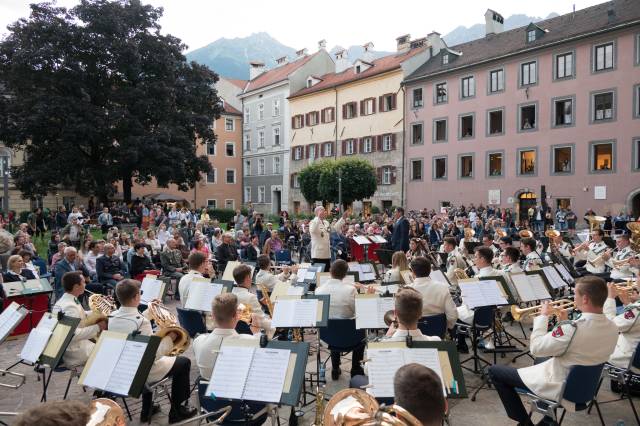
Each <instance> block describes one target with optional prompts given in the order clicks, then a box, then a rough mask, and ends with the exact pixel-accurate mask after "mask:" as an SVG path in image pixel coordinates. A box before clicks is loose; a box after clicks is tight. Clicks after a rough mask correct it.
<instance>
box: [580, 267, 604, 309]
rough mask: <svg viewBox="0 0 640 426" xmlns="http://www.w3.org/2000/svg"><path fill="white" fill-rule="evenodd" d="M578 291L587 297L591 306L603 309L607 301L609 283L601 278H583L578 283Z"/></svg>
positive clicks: (589, 276)
mask: <svg viewBox="0 0 640 426" xmlns="http://www.w3.org/2000/svg"><path fill="white" fill-rule="evenodd" d="M576 291H580V293H581V294H584V295H586V296H587V297H588V298H589V300H590V301H591V304H592V305H594V306H597V307H599V308H601V307H602V306H603V305H604V302H605V301H606V300H607V295H608V289H607V283H606V282H605V280H603V279H602V278H600V277H597V276H595V275H588V276H586V277H582V278H580V279H579V280H578V282H577V283H576Z"/></svg>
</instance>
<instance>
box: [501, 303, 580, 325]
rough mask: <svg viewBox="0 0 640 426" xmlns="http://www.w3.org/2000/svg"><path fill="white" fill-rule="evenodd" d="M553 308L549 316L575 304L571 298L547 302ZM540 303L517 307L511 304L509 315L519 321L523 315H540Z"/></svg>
mask: <svg viewBox="0 0 640 426" xmlns="http://www.w3.org/2000/svg"><path fill="white" fill-rule="evenodd" d="M549 304H550V305H551V307H552V308H553V312H552V313H551V316H559V315H560V312H562V311H566V310H573V309H575V307H576V305H575V302H574V301H573V300H569V299H560V300H555V301H553V302H550V303H549ZM541 309H542V305H536V306H531V307H529V308H518V307H517V306H516V305H512V306H511V315H512V316H513V319H514V320H516V321H521V320H522V319H523V318H525V317H529V316H533V317H536V316H538V315H540V311H541Z"/></svg>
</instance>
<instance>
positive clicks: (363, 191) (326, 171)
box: [300, 158, 377, 204]
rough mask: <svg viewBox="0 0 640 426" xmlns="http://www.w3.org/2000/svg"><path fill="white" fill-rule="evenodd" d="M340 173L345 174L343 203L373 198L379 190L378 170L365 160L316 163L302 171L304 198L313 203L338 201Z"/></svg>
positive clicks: (354, 159)
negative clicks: (376, 171)
mask: <svg viewBox="0 0 640 426" xmlns="http://www.w3.org/2000/svg"><path fill="white" fill-rule="evenodd" d="M339 172H341V173H342V202H343V204H350V203H352V202H354V201H358V200H362V199H364V198H369V197H371V196H372V195H373V194H374V193H375V192H376V189H377V181H376V174H375V168H374V167H373V166H372V165H371V164H369V163H368V162H367V161H365V160H361V159H357V158H343V159H340V160H325V161H319V162H315V163H313V164H311V165H309V166H307V167H305V168H304V169H302V171H301V172H300V189H301V191H302V195H304V197H305V199H306V200H307V201H308V202H310V203H313V202H315V201H322V202H326V201H329V202H334V203H335V202H338V200H339V186H340V185H339Z"/></svg>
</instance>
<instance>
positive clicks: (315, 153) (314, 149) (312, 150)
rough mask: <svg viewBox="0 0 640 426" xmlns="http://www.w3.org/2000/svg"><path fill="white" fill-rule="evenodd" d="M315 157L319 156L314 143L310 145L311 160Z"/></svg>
mask: <svg viewBox="0 0 640 426" xmlns="http://www.w3.org/2000/svg"><path fill="white" fill-rule="evenodd" d="M314 158H318V155H317V152H316V145H315V144H312V145H309V160H313V159H314Z"/></svg>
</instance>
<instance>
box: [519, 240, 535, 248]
mask: <svg viewBox="0 0 640 426" xmlns="http://www.w3.org/2000/svg"><path fill="white" fill-rule="evenodd" d="M520 244H521V245H523V246H527V247H529V250H531V251H535V250H536V240H534V239H533V238H523V239H522V240H521V241H520Z"/></svg>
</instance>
